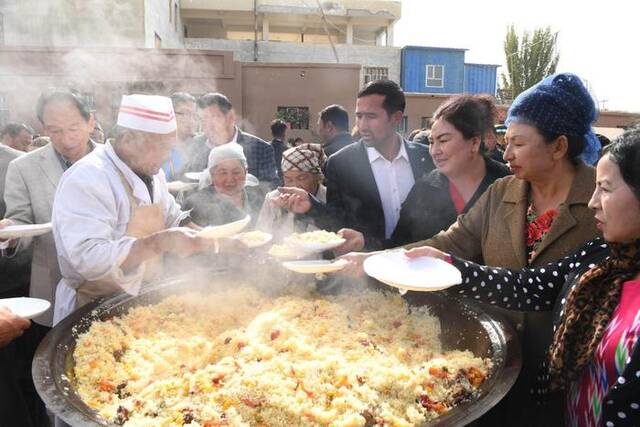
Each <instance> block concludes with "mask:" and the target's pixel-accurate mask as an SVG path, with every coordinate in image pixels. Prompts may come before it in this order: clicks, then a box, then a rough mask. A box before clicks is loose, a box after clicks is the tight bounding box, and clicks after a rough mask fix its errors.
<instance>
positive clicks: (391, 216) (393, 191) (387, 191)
mask: <svg viewBox="0 0 640 427" xmlns="http://www.w3.org/2000/svg"><path fill="white" fill-rule="evenodd" d="M398 138H399V137H398ZM367 155H368V156H369V163H370V164H371V170H372V171H373V177H374V178H375V180H376V186H377V187H378V193H379V194H380V201H381V202H382V210H383V211H384V235H385V238H387V239H388V238H390V237H391V235H392V234H393V230H395V228H396V224H398V219H399V218H400V208H401V207H402V203H403V202H404V200H405V199H406V198H407V195H408V194H409V192H410V191H411V188H413V184H414V183H415V178H414V176H413V169H411V163H410V162H409V156H408V155H407V150H406V148H405V146H404V141H402V139H400V151H399V152H398V154H397V155H396V157H395V158H394V159H393V160H392V161H389V160H387V159H385V158H384V157H383V156H382V154H380V152H379V151H378V150H376V149H375V148H373V147H367Z"/></svg>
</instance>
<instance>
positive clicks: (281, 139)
mask: <svg viewBox="0 0 640 427" xmlns="http://www.w3.org/2000/svg"><path fill="white" fill-rule="evenodd" d="M271 136H272V137H273V139H272V140H271V147H273V157H274V160H275V162H276V168H277V169H278V177H279V178H280V182H282V181H283V177H282V153H284V151H285V150H286V149H287V148H289V147H288V146H287V143H286V142H285V141H286V138H287V124H286V123H285V122H284V120H281V119H275V120H273V121H272V122H271Z"/></svg>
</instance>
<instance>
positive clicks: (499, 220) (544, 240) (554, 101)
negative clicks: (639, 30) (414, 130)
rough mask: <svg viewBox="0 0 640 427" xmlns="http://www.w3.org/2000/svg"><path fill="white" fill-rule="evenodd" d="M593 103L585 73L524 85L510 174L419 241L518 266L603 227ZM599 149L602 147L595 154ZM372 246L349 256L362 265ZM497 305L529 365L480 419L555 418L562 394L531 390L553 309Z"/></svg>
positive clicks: (527, 422)
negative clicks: (540, 401)
mask: <svg viewBox="0 0 640 427" xmlns="http://www.w3.org/2000/svg"><path fill="white" fill-rule="evenodd" d="M595 118H596V107H595V103H594V101H593V99H592V97H591V95H590V94H589V92H588V91H587V89H586V88H585V86H584V84H583V83H582V81H581V80H580V78H579V77H577V76H575V75H573V74H568V73H564V74H556V75H553V76H550V77H548V78H546V79H544V80H542V81H541V82H539V83H538V84H537V85H535V86H534V87H532V88H530V89H529V90H527V91H525V92H523V93H522V94H520V95H519V96H518V97H517V98H516V100H515V101H514V103H513V104H512V106H511V108H510V109H509V112H508V117H507V120H506V124H507V126H508V127H507V133H506V135H505V141H506V143H507V146H506V150H505V153H504V159H505V160H506V161H507V162H508V165H509V167H510V169H511V171H512V172H513V175H512V176H509V177H505V178H502V179H499V180H497V181H496V182H495V183H494V184H493V185H491V186H490V187H489V188H488V189H487V191H486V192H485V193H484V195H483V196H482V197H481V198H480V199H479V200H478V201H477V202H476V204H475V205H474V206H473V207H472V208H471V209H470V210H469V211H468V212H467V213H466V214H463V215H461V216H460V217H458V220H457V221H456V222H455V223H454V224H453V225H452V226H451V227H450V228H449V229H448V230H446V231H443V232H441V233H439V234H437V235H436V236H434V237H432V238H430V239H428V240H423V241H420V242H417V243H413V244H411V245H408V246H407V247H408V248H411V247H417V246H432V247H435V248H437V249H440V250H442V251H444V252H447V253H450V254H452V255H455V256H458V257H460V258H463V259H469V260H475V261H481V262H483V263H484V264H487V265H495V266H501V267H507V268H512V269H521V268H523V267H538V266H542V265H545V264H547V263H550V262H553V261H555V260H558V259H561V258H563V257H565V256H567V255H569V254H571V253H573V252H574V251H576V250H577V249H578V248H580V247H581V246H582V245H583V244H584V243H585V242H588V241H590V240H592V239H594V238H595V237H597V236H599V232H598V230H597V228H596V221H595V219H594V217H593V213H592V212H590V210H589V208H588V207H587V204H588V202H589V199H590V197H591V194H592V193H593V191H594V188H595V171H594V169H593V167H591V166H590V165H588V164H587V163H585V161H584V160H583V159H586V160H587V161H588V162H589V163H592V162H594V161H595V160H596V159H597V153H598V151H599V146H598V145H597V141H598V140H597V138H595V135H594V134H593V132H592V131H591V124H592V123H593V122H594V120H595ZM593 153H596V155H595V156H594V155H593ZM369 255H371V254H361V253H351V254H347V255H345V256H344V257H343V258H345V259H347V260H349V261H350V263H351V271H353V270H356V271H357V270H361V265H362V262H363V261H364V258H366V257H367V256H369ZM485 307H487V310H488V311H493V310H496V311H500V312H501V314H503V315H504V316H505V317H507V318H509V319H510V320H511V321H512V323H514V324H515V326H516V329H517V330H518V332H519V334H520V338H521V341H522V347H523V368H522V371H521V374H520V377H519V378H518V381H517V382H516V384H515V386H514V387H513V389H512V390H511V392H510V393H509V394H508V395H507V397H506V398H505V399H504V400H503V401H502V402H501V403H500V404H499V405H498V406H497V407H496V408H495V410H493V411H491V412H490V413H489V414H488V416H486V417H485V418H484V420H482V421H481V422H482V425H491V426H501V425H518V426H540V425H558V424H557V423H558V419H562V416H563V415H562V414H563V407H562V402H559V401H553V402H550V403H549V404H548V406H546V407H540V406H537V405H536V402H535V401H534V399H533V396H532V395H531V394H530V389H531V386H532V384H534V383H535V378H536V374H537V372H538V367H539V365H540V363H541V362H542V361H543V360H544V359H545V357H546V350H547V349H548V348H549V345H550V343H551V340H552V337H553V329H552V316H551V314H549V312H541V311H540V312H535V313H527V314H523V313H514V312H508V311H506V310H501V309H495V308H493V307H495V306H485Z"/></svg>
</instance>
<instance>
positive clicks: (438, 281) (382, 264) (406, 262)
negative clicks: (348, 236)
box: [364, 251, 462, 292]
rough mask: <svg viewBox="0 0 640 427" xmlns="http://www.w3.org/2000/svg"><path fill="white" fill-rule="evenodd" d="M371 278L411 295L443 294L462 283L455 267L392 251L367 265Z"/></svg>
mask: <svg viewBox="0 0 640 427" xmlns="http://www.w3.org/2000/svg"><path fill="white" fill-rule="evenodd" d="M364 271H365V273H367V274H368V275H369V276H371V277H373V278H374V279H376V280H379V281H380V282H382V283H385V284H387V285H389V286H393V287H395V288H399V289H404V290H408V291H419V292H429V291H440V290H442V289H446V288H449V287H451V286H454V285H459V284H460V283H462V274H461V273H460V270H458V269H457V268H456V267H454V266H453V265H451V264H449V263H447V262H445V261H442V260H440V259H437V258H432V257H419V258H414V259H410V258H408V257H407V256H406V255H405V254H404V251H388V252H382V253H380V254H377V255H373V256H371V257H369V258H367V259H366V260H365V261H364Z"/></svg>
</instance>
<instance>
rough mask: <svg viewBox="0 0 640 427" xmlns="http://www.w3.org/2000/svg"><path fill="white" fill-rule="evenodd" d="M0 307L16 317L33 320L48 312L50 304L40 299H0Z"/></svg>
mask: <svg viewBox="0 0 640 427" xmlns="http://www.w3.org/2000/svg"><path fill="white" fill-rule="evenodd" d="M0 306H3V307H7V308H8V309H9V310H10V311H11V312H12V313H13V314H15V315H16V316H20V317H24V318H25V319H33V318H34V317H36V316H37V315H39V314H42V313H44V312H45V311H47V310H49V307H51V303H50V302H49V301H47V300H44V299H40V298H26V297H19V298H4V299H0Z"/></svg>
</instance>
